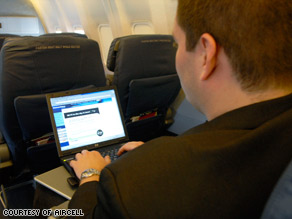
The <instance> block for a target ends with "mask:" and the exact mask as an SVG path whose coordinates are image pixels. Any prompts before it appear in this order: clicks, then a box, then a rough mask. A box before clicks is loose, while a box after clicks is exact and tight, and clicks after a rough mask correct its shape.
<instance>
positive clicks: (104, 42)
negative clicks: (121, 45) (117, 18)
mask: <svg viewBox="0 0 292 219" xmlns="http://www.w3.org/2000/svg"><path fill="white" fill-rule="evenodd" d="M98 29H99V34H100V40H101V44H100V46H101V53H102V57H103V60H104V63H106V60H107V55H108V50H109V47H110V45H111V42H112V40H113V33H112V29H111V27H110V26H109V25H108V24H102V25H99V28H98Z"/></svg>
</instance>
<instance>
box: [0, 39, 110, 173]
mask: <svg viewBox="0 0 292 219" xmlns="http://www.w3.org/2000/svg"><path fill="white" fill-rule="evenodd" d="M105 84H106V79H105V74H104V69H103V65H102V61H101V56H100V51H99V46H98V43H97V42H96V41H93V40H90V39H87V38H84V37H73V36H40V37H20V38H9V39H8V40H7V41H5V44H4V46H3V48H2V50H1V54H0V128H1V131H2V134H3V136H4V138H5V140H6V143H7V145H8V147H9V150H10V153H11V155H12V158H13V162H14V166H15V167H16V169H21V167H23V165H24V164H26V163H27V162H28V160H27V159H28V158H27V150H28V147H29V145H28V144H27V142H28V141H29V140H31V139H32V138H36V137H40V136H42V135H43V134H46V133H47V132H50V131H52V128H51V125H50V120H49V116H48V109H47V106H46V102H45V94H46V93H50V92H57V91H63V90H71V89H78V88H82V87H86V86H88V85H93V86H105ZM19 101H20V102H19ZM19 103H20V104H19ZM22 107H23V108H22ZM25 109H27V111H26V112H25ZM19 111H21V113H19ZM17 112H18V114H17ZM23 112H25V113H24V114H23ZM44 115H47V116H45V117H44ZM22 116H24V118H25V119H23V118H22ZM39 118H44V119H43V120H41V121H40V122H39V123H38V119H39ZM20 121H21V122H20ZM23 121H27V122H31V123H32V124H36V126H37V127H34V129H33V130H31V129H27V128H25V127H30V128H31V126H30V125H27V124H26V123H25V122H24V123H23ZM34 148H35V150H40V148H39V147H34ZM51 149H54V150H55V147H54V145H53V146H51ZM42 150H43V149H42ZM43 151H45V150H43ZM36 156H37V155H35V157H36ZM31 158H32V159H34V156H32V157H31ZM38 159H40V160H41V159H42V158H41V157H38Z"/></svg>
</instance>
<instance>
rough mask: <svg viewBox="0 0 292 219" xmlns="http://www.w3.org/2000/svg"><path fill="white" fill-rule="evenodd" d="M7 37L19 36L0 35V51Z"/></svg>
mask: <svg viewBox="0 0 292 219" xmlns="http://www.w3.org/2000/svg"><path fill="white" fill-rule="evenodd" d="M8 37H19V36H18V35H14V34H0V49H1V48H2V46H3V43H4V41H5V39H6V38H8Z"/></svg>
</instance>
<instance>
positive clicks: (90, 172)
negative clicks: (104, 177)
mask: <svg viewBox="0 0 292 219" xmlns="http://www.w3.org/2000/svg"><path fill="white" fill-rule="evenodd" d="M93 175H98V176H100V171H98V170H96V169H93V168H90V169H87V170H84V171H83V172H82V173H81V178H80V179H81V180H82V179H85V178H87V177H90V176H93Z"/></svg>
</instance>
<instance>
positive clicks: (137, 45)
mask: <svg viewBox="0 0 292 219" xmlns="http://www.w3.org/2000/svg"><path fill="white" fill-rule="evenodd" d="M167 52H168V53H169V52H170V53H171V54H173V53H175V52H176V48H175V47H174V39H173V37H172V36H171V35H157V34H155V35H148V34H147V35H130V36H124V37H119V38H116V39H114V40H113V41H112V43H111V46H110V49H109V53H108V59H107V68H108V69H109V70H110V71H115V68H116V67H117V66H116V65H117V58H122V59H123V62H126V63H125V65H127V64H128V62H129V61H131V62H133V63H134V65H135V67H137V68H138V69H139V67H140V68H144V66H147V69H148V70H149V71H152V69H151V66H153V64H155V63H153V62H152V61H153V57H155V58H156V57H158V55H157V54H166V55H167V57H175V54H174V55H173V56H171V55H169V54H167ZM119 54H120V55H119ZM118 56H119V57H118ZM121 56H122V57H121ZM141 59H143V60H142V61H143V65H139V64H140V63H141ZM126 60H128V62H127V61H126ZM162 60H163V58H162ZM164 61H165V60H164ZM137 62H138V63H139V64H138V65H136V63H137ZM119 63H121V62H119ZM173 63H174V62H173ZM162 64H163V63H162ZM172 67H173V66H170V68H172ZM156 68H157V66H153V69H156ZM173 73H175V71H174V72H173Z"/></svg>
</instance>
